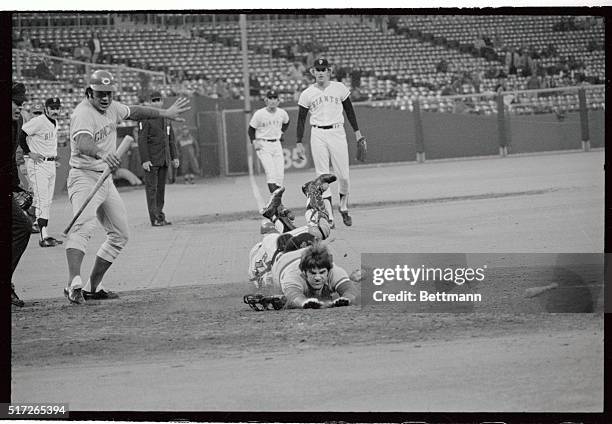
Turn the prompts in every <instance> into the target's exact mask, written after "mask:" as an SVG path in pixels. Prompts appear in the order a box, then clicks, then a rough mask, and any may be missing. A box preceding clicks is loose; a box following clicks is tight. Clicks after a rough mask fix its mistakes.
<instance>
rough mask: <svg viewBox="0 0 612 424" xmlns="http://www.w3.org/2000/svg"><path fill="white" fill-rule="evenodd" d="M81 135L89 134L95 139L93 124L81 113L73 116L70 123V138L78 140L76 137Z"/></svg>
mask: <svg viewBox="0 0 612 424" xmlns="http://www.w3.org/2000/svg"><path fill="white" fill-rule="evenodd" d="M81 134H88V135H89V136H90V137H91V138H92V139H93V131H92V130H91V124H90V123H89V122H88V119H87V118H86V116H85V115H83V114H81V113H79V114H78V115H72V120H71V121H70V138H71V139H73V140H76V137H77V136H78V135H81Z"/></svg>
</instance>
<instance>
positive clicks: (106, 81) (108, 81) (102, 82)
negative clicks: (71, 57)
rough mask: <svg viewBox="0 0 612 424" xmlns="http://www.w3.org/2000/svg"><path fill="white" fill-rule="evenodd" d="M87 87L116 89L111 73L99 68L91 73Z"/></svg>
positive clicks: (95, 89) (102, 89)
mask: <svg viewBox="0 0 612 424" xmlns="http://www.w3.org/2000/svg"><path fill="white" fill-rule="evenodd" d="M89 87H90V88H91V89H92V90H94V91H117V85H116V84H115V77H113V74H111V73H110V72H108V71H105V70H101V69H100V70H97V71H95V72H94V73H93V74H91V77H90V78H89Z"/></svg>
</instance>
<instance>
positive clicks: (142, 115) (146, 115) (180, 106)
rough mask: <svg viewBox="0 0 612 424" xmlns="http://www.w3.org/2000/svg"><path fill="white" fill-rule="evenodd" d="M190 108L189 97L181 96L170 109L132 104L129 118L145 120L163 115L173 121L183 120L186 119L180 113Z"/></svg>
mask: <svg viewBox="0 0 612 424" xmlns="http://www.w3.org/2000/svg"><path fill="white" fill-rule="evenodd" d="M189 109H191V106H189V99H185V98H182V97H181V98H179V99H176V101H175V102H174V103H173V104H172V106H170V107H169V108H168V109H157V108H154V107H148V106H140V105H137V106H130V116H129V117H128V119H131V120H134V121H143V120H145V119H153V118H159V117H160V116H161V117H163V118H168V119H171V120H173V121H180V122H183V121H185V119H184V118H181V117H180V116H179V115H180V114H181V113H183V112H186V111H188V110H189Z"/></svg>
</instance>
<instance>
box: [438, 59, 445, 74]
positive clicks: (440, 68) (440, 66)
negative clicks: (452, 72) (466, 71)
mask: <svg viewBox="0 0 612 424" xmlns="http://www.w3.org/2000/svg"><path fill="white" fill-rule="evenodd" d="M436 72H442V73H446V72H448V62H447V61H446V59H445V58H442V59H440V61H439V62H438V63H437V64H436Z"/></svg>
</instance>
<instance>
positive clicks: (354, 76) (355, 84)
mask: <svg viewBox="0 0 612 424" xmlns="http://www.w3.org/2000/svg"><path fill="white" fill-rule="evenodd" d="M361 75H362V72H361V68H360V67H359V66H355V67H354V68H353V69H351V88H352V89H353V90H354V89H355V88H359V87H361Z"/></svg>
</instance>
